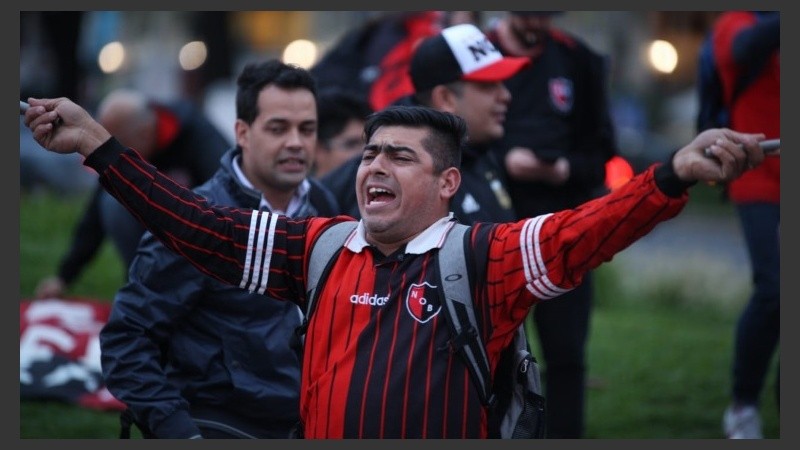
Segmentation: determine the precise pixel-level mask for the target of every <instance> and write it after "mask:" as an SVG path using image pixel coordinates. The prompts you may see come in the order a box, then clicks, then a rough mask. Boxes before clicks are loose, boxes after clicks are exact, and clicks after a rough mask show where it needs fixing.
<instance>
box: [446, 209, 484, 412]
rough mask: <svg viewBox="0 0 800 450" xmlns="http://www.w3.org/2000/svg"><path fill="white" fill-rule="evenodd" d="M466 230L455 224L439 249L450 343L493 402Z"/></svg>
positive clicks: (479, 387) (465, 226)
mask: <svg viewBox="0 0 800 450" xmlns="http://www.w3.org/2000/svg"><path fill="white" fill-rule="evenodd" d="M467 230H469V227H468V226H467V225H464V224H460V223H457V224H455V225H454V226H453V229H452V230H450V232H449V233H448V234H447V238H445V240H444V244H443V245H442V248H441V249H439V258H438V260H439V274H440V276H441V279H442V290H443V292H444V299H445V301H444V305H443V306H444V307H445V308H446V311H445V312H446V315H447V317H448V320H449V322H450V326H451V328H452V336H453V337H452V340H451V343H452V344H453V345H454V348H455V349H456V350H458V351H459V352H460V353H461V354H462V356H463V357H464V358H465V359H466V363H467V364H468V367H469V370H470V373H471V374H472V376H473V381H474V382H475V385H476V386H477V387H478V391H479V392H481V395H482V397H483V400H484V402H492V401H493V400H492V395H491V387H490V383H489V378H490V373H489V357H488V355H487V354H486V348H485V347H484V345H483V342H482V341H481V339H480V335H479V334H478V326H477V324H478V321H477V319H476V318H475V311H474V309H473V304H472V291H471V290H470V286H469V272H468V271H467V270H468V269H467V261H466V255H465V253H464V234H465V233H466V232H467Z"/></svg>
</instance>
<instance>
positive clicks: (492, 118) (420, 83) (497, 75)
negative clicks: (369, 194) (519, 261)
mask: <svg viewBox="0 0 800 450" xmlns="http://www.w3.org/2000/svg"><path fill="white" fill-rule="evenodd" d="M527 64H528V58H515V57H503V56H502V55H501V54H500V52H499V51H498V50H497V49H496V48H495V47H494V46H493V45H492V43H491V42H489V40H488V39H487V37H486V36H485V35H484V34H483V33H482V32H481V31H480V30H479V29H478V28H477V27H476V26H475V25H472V24H461V25H455V26H452V27H449V28H446V29H444V30H443V31H442V32H441V33H439V34H437V35H436V36H433V37H430V38H427V39H426V40H425V41H423V42H422V43H421V44H420V45H419V46H418V47H417V49H416V51H415V52H414V55H413V56H412V60H411V65H410V69H409V72H410V73H409V74H410V76H411V82H412V84H413V85H414V90H415V93H414V94H412V95H410V96H406V97H403V98H401V99H400V100H398V101H397V102H395V104H398V105H422V106H428V107H431V108H434V109H437V110H439V111H446V112H450V113H454V114H457V115H459V116H461V117H462V118H463V119H464V121H465V122H466V124H467V133H468V135H469V141H468V144H467V145H466V146H465V148H463V152H462V161H461V172H462V174H461V177H462V179H461V187H460V188H459V190H458V192H457V193H456V196H455V197H454V198H453V200H452V201H451V203H450V205H451V211H453V213H454V215H455V216H456V218H458V219H459V221H461V222H462V223H467V224H470V223H474V222H497V221H501V222H505V221H511V220H514V218H515V217H516V215H515V212H514V210H513V206H512V204H511V199H510V197H509V195H508V192H507V190H506V188H505V182H504V180H503V179H502V173H503V171H502V168H501V167H500V165H499V163H498V160H497V159H496V158H495V156H494V154H493V153H492V152H491V151H490V148H491V145H492V144H494V143H496V142H497V140H498V139H500V138H501V137H502V136H503V131H504V130H503V123H504V121H505V114H506V110H507V109H508V103H509V101H510V100H511V96H510V94H509V92H508V89H506V87H505V86H504V85H503V83H502V82H503V80H505V79H507V78H509V77H510V76H512V75H514V74H515V73H517V72H518V71H519V70H520V69H522V68H523V67H525V66H526V65H527ZM360 162H361V157H360V155H359V156H358V157H357V158H354V159H353V160H350V161H348V162H347V163H346V164H345V165H344V166H342V167H340V168H339V169H338V170H335V171H334V172H332V173H330V174H329V175H327V176H325V177H323V178H322V180H321V181H322V182H323V184H325V185H326V186H327V187H328V188H329V189H330V190H331V191H333V192H334V194H336V198H337V199H339V201H340V204H341V206H342V207H343V210H344V211H348V213H352V214H355V217H358V215H357V214H358V205H357V204H356V203H355V200H356V199H355V193H354V192H353V180H355V174H356V171H357V169H358V165H359V164H360ZM343 199H349V200H343Z"/></svg>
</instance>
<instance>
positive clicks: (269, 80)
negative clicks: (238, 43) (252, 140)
mask: <svg viewBox="0 0 800 450" xmlns="http://www.w3.org/2000/svg"><path fill="white" fill-rule="evenodd" d="M268 84H274V85H275V86H278V87H279V88H282V89H306V90H308V91H310V92H311V94H312V95H313V96H314V100H316V99H317V85H316V82H315V81H314V78H313V77H312V76H311V74H309V73H308V71H307V70H305V69H303V68H301V67H299V66H295V65H292V64H284V63H283V62H281V61H280V60H277V59H270V60H268V61H264V62H261V63H249V64H248V65H247V66H245V68H244V69H242V73H241V74H239V78H238V79H237V80H236V86H237V89H236V118H237V119H241V120H244V121H245V122H247V123H253V121H254V120H255V119H256V117H257V116H258V94H259V93H260V92H261V90H262V89H263V88H264V86H266V85H268Z"/></svg>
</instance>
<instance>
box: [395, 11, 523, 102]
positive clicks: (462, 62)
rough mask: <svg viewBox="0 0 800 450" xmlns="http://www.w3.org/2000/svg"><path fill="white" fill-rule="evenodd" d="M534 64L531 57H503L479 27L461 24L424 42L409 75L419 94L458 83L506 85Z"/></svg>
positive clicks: (412, 61) (414, 58) (414, 56)
mask: <svg viewBox="0 0 800 450" xmlns="http://www.w3.org/2000/svg"><path fill="white" fill-rule="evenodd" d="M528 64H530V59H529V58H527V57H508V56H503V55H502V54H501V53H500V51H499V50H497V48H495V46H494V45H493V44H492V43H491V42H490V41H489V38H487V37H486V35H485V34H483V33H482V32H481V31H480V30H479V29H478V27H476V26H475V25H473V24H466V23H465V24H460V25H454V26H452V27H448V28H445V29H444V30H442V32H441V33H439V34H437V35H436V36H432V37H429V38H427V39H425V40H424V41H422V42H421V43H420V44H419V46H418V47H417V49H416V50H415V51H414V55H413V56H412V57H411V67H410V69H409V74H410V76H411V83H412V84H413V85H414V89H415V90H416V91H417V92H424V91H427V90H430V89H433V88H434V87H435V86H438V85H440V84H448V83H452V82H454V81H458V80H464V81H476V82H496V81H503V80H506V79H508V78H510V77H512V76H513V75H514V74H516V73H517V72H519V71H520V70H521V69H522V68H524V67H525V66H527V65H528Z"/></svg>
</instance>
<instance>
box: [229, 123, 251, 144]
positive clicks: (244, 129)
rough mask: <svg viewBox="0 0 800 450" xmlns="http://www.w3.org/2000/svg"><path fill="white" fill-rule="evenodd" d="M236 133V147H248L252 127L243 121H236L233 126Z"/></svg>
mask: <svg viewBox="0 0 800 450" xmlns="http://www.w3.org/2000/svg"><path fill="white" fill-rule="evenodd" d="M233 130H234V133H235V135H236V145H238V146H239V147H242V148H245V147H247V146H248V132H249V131H250V126H249V125H247V123H246V122H245V121H244V120H242V119H236V123H235V124H234V126H233Z"/></svg>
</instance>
